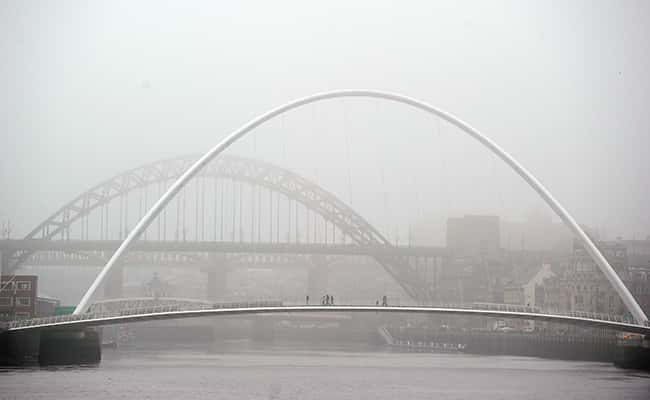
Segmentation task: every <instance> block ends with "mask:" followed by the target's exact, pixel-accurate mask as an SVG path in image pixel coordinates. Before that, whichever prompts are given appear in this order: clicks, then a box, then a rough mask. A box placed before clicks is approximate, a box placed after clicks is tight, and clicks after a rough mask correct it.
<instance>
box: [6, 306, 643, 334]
mask: <svg viewBox="0 0 650 400" xmlns="http://www.w3.org/2000/svg"><path fill="white" fill-rule="evenodd" d="M288 303H289V304H287V302H283V301H280V300H262V301H234V302H218V303H207V302H205V303H203V302H196V303H190V302H178V303H167V304H159V305H147V306H143V307H130V308H125V309H120V310H114V311H111V310H100V311H94V312H88V313H85V314H79V315H74V314H68V315H59V316H52V317H43V318H32V319H21V320H15V321H8V322H7V323H6V324H5V329H15V328H23V327H30V326H41V325H55V324H57V323H62V322H72V321H85V320H92V319H105V318H114V317H126V316H130V315H145V314H156V313H170V312H182V311H199V310H213V309H225V308H253V307H255V308H257V307H260V308H261V307H282V306H287V305H303V306H304V305H305V304H304V303H302V304H301V303H299V302H288ZM347 305H351V304H347ZM357 305H361V306H368V304H367V303H366V304H357ZM313 306H315V307H316V306H320V304H316V305H313ZM393 307H413V306H412V305H397V306H393ZM427 307H434V308H443V309H466V310H484V311H498V312H515V313H528V314H544V315H557V316H564V317H574V318H582V319H590V320H597V321H610V322H618V323H625V324H631V325H637V323H636V322H635V321H634V320H632V319H631V318H628V317H626V316H621V315H611V314H599V313H592V312H585V311H573V312H568V313H566V312H563V313H560V312H553V311H548V310H542V309H540V308H538V307H529V306H523V305H515V304H496V303H466V304H452V303H440V304H432V305H428V306H427ZM503 318H507V317H503ZM645 326H648V327H650V323H648V322H646V323H645Z"/></svg>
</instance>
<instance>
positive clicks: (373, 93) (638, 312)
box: [74, 89, 648, 323]
mask: <svg viewBox="0 0 650 400" xmlns="http://www.w3.org/2000/svg"><path fill="white" fill-rule="evenodd" d="M344 97H367V98H376V99H384V100H388V101H392V102H396V103H402V104H405V105H407V106H410V107H413V108H415V109H419V110H422V111H425V112H427V113H429V114H432V115H434V116H437V117H439V118H441V119H443V120H445V121H447V122H449V123H450V124H452V125H454V126H456V127H457V128H459V129H460V130H461V131H463V132H465V133H466V134H468V135H469V136H471V137H472V138H473V139H475V140H476V141H478V142H479V143H480V144H482V145H483V146H484V147H486V148H487V149H488V150H490V151H491V152H493V153H494V154H495V155H496V156H498V157H499V158H500V159H501V160H503V161H504V162H505V163H506V164H507V165H508V166H509V167H510V168H512V169H513V170H514V171H515V172H516V173H517V174H518V175H519V176H520V177H521V178H522V179H524V181H526V183H528V185H529V186H530V187H531V188H532V189H533V190H535V192H537V194H538V195H539V196H540V197H541V198H542V200H544V201H545V202H546V203H547V204H548V205H549V206H550V207H551V209H552V210H553V211H554V212H555V213H556V214H557V215H558V216H559V217H560V219H561V220H562V222H563V223H564V224H565V225H566V226H567V227H568V228H569V229H570V230H571V231H572V232H573V233H574V234H575V235H576V237H577V238H578V240H580V242H581V243H582V244H583V246H584V247H585V249H586V250H587V253H589V255H590V256H591V257H592V259H593V260H594V261H595V262H596V264H597V265H598V267H599V268H600V270H601V271H602V272H603V274H604V275H605V277H606V278H607V279H608V281H609V282H610V284H611V285H612V286H613V287H614V289H615V290H616V292H617V293H618V295H619V296H620V297H621V300H623V303H624V304H625V305H626V307H627V309H628V310H629V311H630V313H631V314H632V315H633V316H634V318H635V319H636V320H637V321H638V322H640V323H645V322H646V321H648V318H647V317H646V315H645V313H644V312H643V310H642V309H641V306H639V304H638V303H637V301H636V300H635V299H634V297H633V296H632V294H631V293H630V291H629V290H628V289H627V288H626V287H625V285H624V284H623V281H622V280H621V278H620V277H619V276H618V275H617V274H616V272H615V271H614V268H612V266H611V265H610V264H609V262H608V261H607V259H605V257H604V256H603V254H602V253H601V252H600V250H599V249H598V247H597V246H596V244H595V243H594V242H593V241H592V240H591V238H590V237H589V236H588V235H587V234H586V233H585V231H584V230H583V229H582V228H581V227H580V225H578V223H577V222H576V220H575V219H574V218H573V216H572V215H571V214H569V212H568V211H567V210H566V209H565V208H564V207H563V206H562V205H561V204H560V203H559V202H558V201H557V200H556V199H555V198H554V197H553V195H552V194H551V192H549V191H548V189H546V187H545V186H544V185H542V183H541V182H540V181H539V180H538V179H537V178H536V177H535V176H534V175H533V174H532V173H530V172H529V171H528V170H526V169H525V168H524V166H523V165H522V164H520V163H519V162H518V161H517V160H515V159H514V158H513V157H512V156H511V155H510V154H509V153H507V152H506V151H505V150H503V149H502V148H501V147H500V146H498V145H497V144H496V143H495V142H493V141H492V140H491V139H490V138H488V137H487V136H484V135H483V134H482V133H481V132H479V131H478V130H477V129H475V128H473V127H472V126H471V125H469V124H467V123H466V122H464V121H463V120H461V119H460V118H457V117H456V116H454V115H452V114H450V113H447V112H445V111H443V110H441V109H439V108H436V107H434V106H432V105H430V104H428V103H425V102H423V101H420V100H417V99H414V98H412V97H407V96H404V95H401V94H398V93H391V92H382V91H377V90H365V89H362V90H335V91H331V92H324V93H317V94H314V95H311V96H307V97H303V98H300V99H297V100H294V101H291V102H289V103H286V104H283V105H281V106H279V107H276V108H274V109H272V110H270V111H268V112H266V113H264V114H262V115H260V116H258V117H256V118H254V119H253V120H251V121H249V122H248V123H246V124H244V125H243V126H242V127H240V128H239V129H237V130H235V131H234V132H232V133H230V134H229V135H228V136H227V137H226V138H225V139H223V140H222V141H221V142H219V143H218V144H217V145H216V146H214V147H213V148H212V149H210V150H209V151H208V152H207V153H205V154H204V155H203V156H202V157H201V158H199V159H198V160H197V161H196V162H195V163H194V164H193V165H192V166H191V167H190V168H188V169H187V170H186V171H185V172H184V173H183V175H182V176H181V177H180V178H179V179H178V180H177V181H176V182H174V184H172V186H171V187H170V188H169V189H168V190H167V192H165V194H163V196H162V197H161V198H160V199H159V200H158V201H157V202H156V203H155V204H154V205H153V207H152V208H151V209H150V210H149V211H148V212H147V214H145V216H144V217H143V218H142V219H141V220H140V222H138V224H137V225H136V226H135V227H134V228H133V229H132V230H131V232H130V233H129V235H128V236H127V237H126V239H124V241H123V242H122V244H121V245H120V247H119V248H118V249H117V251H115V253H114V254H113V256H112V257H111V259H110V260H109V261H108V262H107V263H106V265H105V266H104V268H103V269H102V271H101V272H100V273H99V274H98V275H97V278H96V279H95V281H94V282H93V283H92V284H91V285H90V287H89V288H88V291H87V292H86V293H85V294H84V296H83V298H82V299H81V301H80V302H79V305H78V306H77V308H76V309H75V311H74V312H75V314H79V313H82V312H83V311H84V310H85V309H86V307H87V306H88V305H89V302H90V300H91V299H92V296H93V295H94V293H95V291H96V290H97V289H98V288H99V286H100V285H101V284H102V282H103V281H104V279H105V277H106V275H107V274H108V272H109V271H110V270H111V268H112V267H113V265H115V263H116V262H117V261H118V260H119V258H120V257H121V256H122V254H123V253H124V252H125V251H126V250H127V249H128V247H129V245H130V244H131V243H132V242H133V241H134V240H135V239H137V238H138V237H139V236H140V235H141V234H142V232H143V231H144V230H145V229H146V227H147V226H148V225H149V224H150V223H151V221H152V220H153V219H154V218H155V217H156V216H157V215H158V213H160V211H162V209H163V208H164V207H165V205H167V203H168V202H169V201H170V200H171V199H172V198H173V197H174V196H175V195H176V193H178V192H179V191H180V190H181V189H182V188H183V186H184V185H185V184H186V183H187V182H188V181H189V180H190V179H191V178H192V177H193V176H195V175H196V174H197V173H198V172H199V171H200V170H201V169H203V167H205V165H206V164H208V163H209V162H210V161H211V160H212V159H213V158H214V157H216V156H217V155H218V154H220V153H222V152H223V151H224V150H225V149H226V148H228V147H229V146H230V145H232V144H233V143H234V142H236V141H237V140H239V139H240V138H241V137H243V136H244V135H246V134H247V133H248V132H250V131H252V130H253V129H255V128H256V127H258V126H260V125H262V124H263V123H265V122H266V121H269V120H271V119H273V118H275V117H277V116H279V115H282V114H284V113H286V112H288V111H290V110H292V109H295V108H298V107H301V106H304V105H306V104H310V103H314V102H319V101H323V100H328V99H334V98H344Z"/></svg>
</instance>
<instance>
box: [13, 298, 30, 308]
mask: <svg viewBox="0 0 650 400" xmlns="http://www.w3.org/2000/svg"><path fill="white" fill-rule="evenodd" d="M30 305H31V299H30V298H29V297H16V306H23V307H29V306H30Z"/></svg>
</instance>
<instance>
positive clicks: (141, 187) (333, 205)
mask: <svg viewBox="0 0 650 400" xmlns="http://www.w3.org/2000/svg"><path fill="white" fill-rule="evenodd" d="M196 158H197V157H196V156H185V157H178V158H169V159H164V160H160V161H156V162H153V163H149V164H145V165H142V166H140V167H137V168H134V169H130V170H128V171H126V172H124V173H121V174H119V175H117V176H114V177H112V178H110V179H108V180H106V181H104V182H102V183H100V184H98V185H96V186H94V187H92V188H91V189H89V190H87V191H85V192H83V193H82V194H80V195H78V196H77V197H76V198H74V199H73V200H72V201H70V202H69V203H67V204H65V205H64V206H63V207H61V208H60V209H59V210H57V211H56V212H55V213H54V214H52V215H50V216H49V217H48V218H47V219H45V220H44V221H43V222H42V223H40V224H39V225H38V226H37V227H36V228H34V229H33V230H32V231H31V232H30V233H29V234H28V235H27V236H26V237H25V238H24V241H32V242H33V243H38V241H54V240H56V241H61V242H68V243H70V242H74V240H71V238H74V237H80V238H81V239H82V240H84V241H86V242H91V241H92V239H99V240H100V241H104V242H107V241H108V239H110V238H112V237H113V238H115V239H121V238H122V237H123V236H124V235H125V234H126V231H128V226H129V224H131V223H132V220H134V219H135V218H136V217H137V218H139V217H140V216H141V215H142V210H143V207H144V209H146V208H147V207H148V203H149V200H148V198H149V196H152V195H153V196H155V195H156V194H157V193H159V192H161V191H162V190H165V189H166V187H167V186H168V185H169V184H170V182H173V181H174V180H176V179H177V178H178V177H180V176H181V175H182V174H183V172H185V171H186V170H187V168H188V167H189V166H190V165H191V164H192V163H193V162H194V160H196ZM193 181H194V183H195V190H194V191H193V193H192V190H191V188H190V189H189V190H187V191H186V192H185V193H181V195H180V196H179V198H178V199H176V202H175V204H173V203H172V204H170V206H171V207H169V208H170V209H171V212H164V213H162V214H161V215H160V216H159V217H158V219H157V222H156V223H154V224H152V226H151V227H150V229H149V230H148V233H149V236H150V237H151V236H156V237H157V239H158V242H160V243H165V241H167V242H168V243H169V244H170V248H173V247H174V246H173V244H172V242H175V243H180V242H183V243H185V242H186V240H188V232H187V225H186V224H187V223H188V220H190V219H194V222H195V224H194V232H193V235H192V232H189V233H190V235H189V236H190V237H189V239H190V240H192V239H194V241H196V242H205V241H206V236H207V239H208V241H210V240H213V241H214V242H217V241H220V242H224V241H229V243H235V244H237V242H238V241H239V243H242V242H248V243H250V246H253V247H254V246H255V245H256V244H257V247H260V248H262V249H264V248H265V245H266V247H274V244H276V245H280V244H282V243H285V244H288V245H293V246H301V247H303V248H304V247H305V245H306V244H309V243H324V244H329V245H332V247H334V246H335V245H338V246H341V245H343V246H347V247H354V246H359V247H364V248H374V249H378V248H383V249H388V250H389V251H378V252H375V254H373V255H372V256H373V258H375V259H376V261H377V262H378V263H379V264H381V266H382V267H383V268H384V269H385V270H386V272H388V274H389V275H390V276H391V277H393V278H394V279H395V281H396V282H397V283H398V284H399V285H400V286H401V287H402V288H403V289H404V291H405V292H406V294H407V295H409V296H411V297H412V298H415V299H420V300H425V299H427V298H428V297H429V296H430V290H429V289H428V288H427V287H425V285H423V284H422V276H421V273H418V271H417V269H418V268H417V267H418V266H417V265H416V267H413V266H411V265H410V264H409V262H408V257H405V256H403V255H393V254H392V252H391V251H390V249H396V247H395V246H394V245H393V244H391V243H390V242H389V240H388V239H387V238H386V237H384V236H383V235H382V234H381V233H380V232H379V231H378V230H377V229H376V228H374V227H373V226H372V225H371V224H370V223H369V222H368V221H367V220H366V219H364V218H363V217H362V216H361V215H359V214H358V213H357V212H355V211H354V210H353V209H352V208H351V207H349V206H348V205H347V204H345V203H344V202H343V201H341V200H340V199H338V198H337V197H336V196H335V195H333V194H332V193H330V192H328V191H326V190H325V189H323V188H321V187H320V186H318V185H317V184H315V183H313V182H311V181H309V180H308V179H306V178H304V177H302V176H300V175H298V174H296V173H294V172H292V171H290V170H288V169H285V168H282V167H279V166H277V165H274V164H271V163H268V162H263V161H259V160H254V159H251V158H246V157H239V156H225V155H224V156H223V157H219V158H218V159H215V160H214V161H212V162H211V163H209V164H208V165H207V166H206V167H205V168H204V169H203V170H202V171H201V172H200V173H199V174H198V175H196V176H195V178H194V179H193ZM243 185H246V186H247V187H248V188H247V190H244V187H243ZM152 188H153V190H151V189H152ZM206 188H207V190H206ZM152 191H153V192H154V193H151V192H152ZM206 191H207V192H208V193H207V195H206ZM129 196H131V198H129ZM188 202H190V203H192V202H193V203H194V207H193V208H194V213H193V214H192V212H190V213H189V214H190V216H189V217H188V215H187V212H186V208H187V203H188ZM206 202H212V204H209V205H208V206H207V207H206ZM228 202H229V203H230V204H229V205H228V206H226V203H228ZM244 203H248V204H247V206H250V209H249V210H250V211H252V212H251V213H250V215H246V214H245V213H244V211H243V209H244V206H245V205H244ZM210 206H211V207H210ZM134 208H135V209H136V211H135V212H134V211H133V209H134ZM129 210H130V212H131V215H130V216H129ZM174 211H175V212H174ZM111 213H113V214H115V213H117V214H119V223H118V224H116V225H117V226H113V227H112V228H111V227H110V226H109V225H110V224H109V219H110V218H109V214H111ZM192 217H194V218H192ZM207 220H210V222H209V223H208V224H207V225H208V226H207V229H206V221H207ZM112 221H113V223H114V222H115V221H114V218H113V220H112ZM263 221H264V225H263V224H262V222H263ZM211 226H212V227H213V229H212V232H210V229H209V228H210V227H211ZM116 228H117V232H115V230H116ZM169 231H171V234H168V233H170V232H169ZM210 234H212V238H209V236H210ZM115 236H116V237H115ZM170 236H171V237H170ZM227 236H230V237H229V238H228V237H227ZM143 239H145V240H146V239H147V232H145V234H144V235H143ZM170 239H171V240H170ZM268 244H271V246H268ZM240 247H241V246H240ZM275 247H278V246H275ZM36 248H38V246H36ZM256 251H257V250H256ZM352 252H354V251H352ZM34 253H35V250H34V249H33V248H29V249H17V250H14V251H12V252H11V253H10V254H9V257H8V266H9V268H8V270H9V271H10V272H11V271H15V270H16V269H17V268H18V267H20V266H21V265H23V264H24V263H25V262H26V261H27V260H28V259H29V258H30V257H31V256H32V255H33V254H34ZM394 253H395V254H400V252H399V251H398V250H396V251H395V252H394ZM80 257H81V258H82V259H83V258H88V256H84V255H83V254H82V255H81V256H80Z"/></svg>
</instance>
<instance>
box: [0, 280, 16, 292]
mask: <svg viewBox="0 0 650 400" xmlns="http://www.w3.org/2000/svg"><path fill="white" fill-rule="evenodd" d="M15 283H16V282H14V281H8V282H7V281H6V282H2V284H0V288H2V290H14V285H15Z"/></svg>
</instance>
